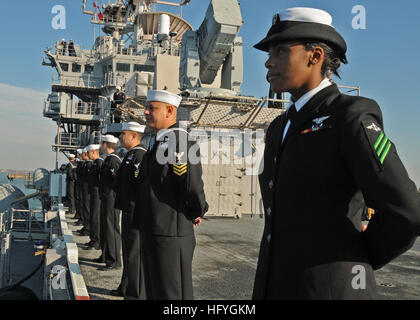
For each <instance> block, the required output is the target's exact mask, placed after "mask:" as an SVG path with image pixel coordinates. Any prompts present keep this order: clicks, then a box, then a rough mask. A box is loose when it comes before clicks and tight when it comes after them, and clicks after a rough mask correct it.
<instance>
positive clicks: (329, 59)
mask: <svg viewBox="0 0 420 320" xmlns="http://www.w3.org/2000/svg"><path fill="white" fill-rule="evenodd" d="M303 45H304V46H305V49H306V50H308V51H309V50H312V49H314V48H316V47H321V48H322V49H323V50H324V52H325V60H324V64H323V65H322V69H321V72H322V75H323V76H324V77H326V76H328V74H329V73H333V74H335V75H336V76H337V77H338V78H339V79H341V77H340V75H339V74H338V69H339V68H340V66H341V61H340V58H339V55H338V54H337V53H336V51H335V50H334V49H333V48H332V47H330V46H329V45H327V44H325V43H323V42H313V41H312V42H311V41H308V42H304V43H303Z"/></svg>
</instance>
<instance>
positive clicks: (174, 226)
mask: <svg viewBox="0 0 420 320" xmlns="http://www.w3.org/2000/svg"><path fill="white" fill-rule="evenodd" d="M181 100H182V98H181V97H180V96H178V95H176V94H173V93H170V92H168V91H149V93H148V96H147V103H148V104H147V107H146V109H145V112H144V114H145V117H146V121H147V125H148V126H149V127H150V128H152V129H153V130H155V131H156V142H155V143H152V144H151V145H150V150H149V151H148V152H147V153H146V154H145V156H144V157H143V161H142V164H141V167H140V172H139V174H138V177H137V179H138V183H139V185H138V188H137V190H136V197H135V200H136V207H135V215H134V221H133V225H134V226H135V227H137V228H139V229H140V235H141V239H142V240H141V244H142V250H143V251H144V259H143V264H144V270H145V280H146V294H147V299H150V300H156V299H158V300H169V299H171V300H172V299H174V300H190V299H193V285H192V260H193V254H194V249H195V244H196V242H195V235H194V228H193V226H194V225H199V224H200V223H201V217H203V216H204V214H205V213H206V212H207V210H208V204H207V202H206V199H205V194H204V184H203V180H202V168H201V162H200V154H199V148H197V145H196V144H195V142H194V141H192V138H191V137H189V134H188V132H187V131H186V130H185V129H184V128H180V127H179V125H178V123H177V111H178V106H179V104H180V103H181ZM191 148H193V150H196V151H195V152H191V153H192V154H190V155H189V151H190V149H191ZM190 157H194V159H192V158H190Z"/></svg>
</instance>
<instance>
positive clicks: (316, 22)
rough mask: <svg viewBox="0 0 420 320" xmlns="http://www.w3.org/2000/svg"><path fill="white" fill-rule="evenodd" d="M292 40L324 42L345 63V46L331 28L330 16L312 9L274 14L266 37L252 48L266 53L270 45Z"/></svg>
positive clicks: (343, 41) (341, 38) (292, 9)
mask: <svg viewBox="0 0 420 320" xmlns="http://www.w3.org/2000/svg"><path fill="white" fill-rule="evenodd" d="M294 40H302V41H320V42H324V43H326V44H327V45H330V46H331V47H332V48H333V49H335V50H336V51H337V54H338V56H339V58H340V60H341V62H343V63H347V58H346V51H347V44H346V41H345V40H344V39H343V37H342V36H341V35H340V34H339V33H338V32H337V31H336V30H335V29H334V27H333V26H332V17H331V15H330V14H329V13H328V12H326V11H323V10H320V9H314V8H290V9H286V10H284V11H282V12H280V13H277V14H275V15H274V17H273V25H272V27H271V28H270V30H269V31H268V33H267V36H266V37H265V38H264V39H263V40H261V41H260V42H259V43H257V44H256V45H255V46H254V48H256V49H259V50H262V51H268V50H269V47H270V44H272V43H281V42H289V41H294Z"/></svg>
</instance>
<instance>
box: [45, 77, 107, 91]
mask: <svg viewBox="0 0 420 320" xmlns="http://www.w3.org/2000/svg"><path fill="white" fill-rule="evenodd" d="M53 84H55V85H61V86H66V87H79V88H100V87H101V85H102V79H101V78H98V77H94V76H91V75H90V74H89V75H83V76H81V77H72V76H63V75H61V76H60V77H59V78H58V79H57V80H55V79H53Z"/></svg>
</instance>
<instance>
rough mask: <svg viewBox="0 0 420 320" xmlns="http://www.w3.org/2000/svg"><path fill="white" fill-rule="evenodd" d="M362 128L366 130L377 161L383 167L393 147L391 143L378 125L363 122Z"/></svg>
mask: <svg viewBox="0 0 420 320" xmlns="http://www.w3.org/2000/svg"><path fill="white" fill-rule="evenodd" d="M362 126H363V129H365V133H366V135H367V137H368V139H369V143H370V145H371V147H372V151H373V153H374V155H375V158H376V160H377V161H379V163H380V165H381V166H383V164H384V161H385V159H386V157H387V156H388V154H389V151H390V150H391V147H392V143H391V141H390V140H389V139H388V137H387V136H386V135H385V133H384V132H383V131H382V129H381V128H380V127H379V126H378V125H377V124H376V123H373V122H366V121H363V122H362Z"/></svg>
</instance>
